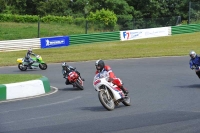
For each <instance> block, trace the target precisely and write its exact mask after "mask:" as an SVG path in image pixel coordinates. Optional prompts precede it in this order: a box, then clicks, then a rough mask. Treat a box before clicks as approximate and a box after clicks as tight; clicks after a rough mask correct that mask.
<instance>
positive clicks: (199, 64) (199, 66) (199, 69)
mask: <svg viewBox="0 0 200 133" xmlns="http://www.w3.org/2000/svg"><path fill="white" fill-rule="evenodd" d="M189 55H190V58H191V59H190V62H189V64H190V68H191V69H195V71H196V74H197V76H198V77H199V78H200V57H199V56H198V55H197V54H196V53H195V51H191V52H190V54H189Z"/></svg>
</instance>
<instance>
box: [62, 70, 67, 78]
mask: <svg viewBox="0 0 200 133" xmlns="http://www.w3.org/2000/svg"><path fill="white" fill-rule="evenodd" d="M62 74H63V78H65V77H66V75H67V73H66V71H65V70H62Z"/></svg>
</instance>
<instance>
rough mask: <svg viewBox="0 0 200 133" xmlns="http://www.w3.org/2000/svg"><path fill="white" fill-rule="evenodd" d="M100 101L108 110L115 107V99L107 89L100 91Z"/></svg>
mask: <svg viewBox="0 0 200 133" xmlns="http://www.w3.org/2000/svg"><path fill="white" fill-rule="evenodd" d="M98 96H99V101H100V102H101V104H102V105H103V107H104V108H106V109H107V110H108V111H112V110H113V109H114V108H115V104H114V101H113V99H112V97H111V96H110V95H107V94H106V92H105V91H99V94H98Z"/></svg>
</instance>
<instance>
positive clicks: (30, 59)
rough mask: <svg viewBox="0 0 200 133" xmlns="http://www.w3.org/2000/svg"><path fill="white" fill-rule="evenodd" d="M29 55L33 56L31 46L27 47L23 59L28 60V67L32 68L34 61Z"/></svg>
mask: <svg viewBox="0 0 200 133" xmlns="http://www.w3.org/2000/svg"><path fill="white" fill-rule="evenodd" d="M31 55H33V56H35V54H34V53H33V50H32V48H29V49H28V51H27V53H26V55H25V59H26V60H27V61H28V63H29V64H28V67H29V68H30V69H32V67H31V65H32V64H33V63H34V61H33V59H32V58H31Z"/></svg>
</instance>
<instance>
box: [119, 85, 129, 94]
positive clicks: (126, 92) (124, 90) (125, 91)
mask: <svg viewBox="0 0 200 133" xmlns="http://www.w3.org/2000/svg"><path fill="white" fill-rule="evenodd" d="M120 89H121V90H122V91H123V92H124V94H125V95H127V94H128V93H129V92H128V90H127V89H125V88H124V87H123V86H121V87H120Z"/></svg>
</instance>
